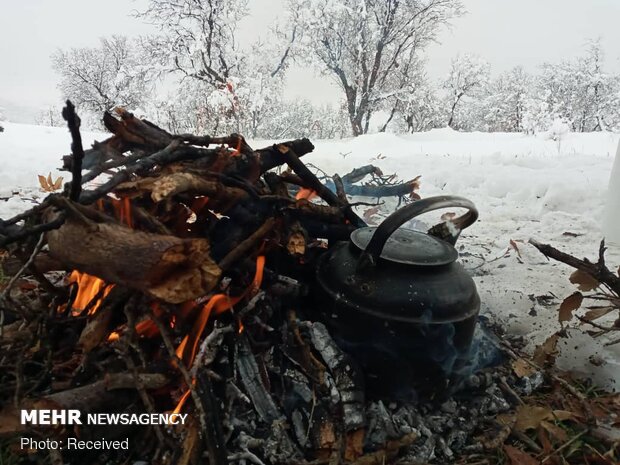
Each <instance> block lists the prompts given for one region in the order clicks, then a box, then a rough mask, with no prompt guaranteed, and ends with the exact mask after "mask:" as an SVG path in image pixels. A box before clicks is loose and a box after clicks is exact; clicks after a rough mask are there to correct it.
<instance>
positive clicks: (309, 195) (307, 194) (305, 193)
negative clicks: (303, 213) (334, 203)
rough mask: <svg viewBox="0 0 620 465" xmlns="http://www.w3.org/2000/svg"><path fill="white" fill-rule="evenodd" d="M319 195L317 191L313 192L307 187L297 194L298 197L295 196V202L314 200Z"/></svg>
mask: <svg viewBox="0 0 620 465" xmlns="http://www.w3.org/2000/svg"><path fill="white" fill-rule="evenodd" d="M317 195H318V194H317V193H316V191H313V190H312V189H307V188H305V187H302V188H301V189H299V191H298V192H297V195H296V196H295V200H312V199H313V198H315V197H316V196H317Z"/></svg>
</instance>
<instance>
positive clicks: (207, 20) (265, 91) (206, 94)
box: [137, 0, 297, 136]
mask: <svg viewBox="0 0 620 465" xmlns="http://www.w3.org/2000/svg"><path fill="white" fill-rule="evenodd" d="M137 16H138V17H139V18H142V19H143V20H146V21H148V22H151V23H153V24H155V25H157V26H158V27H159V29H160V33H159V34H157V35H153V36H150V37H145V38H143V39H142V44H143V46H144V48H145V50H147V51H148V57H149V60H148V61H149V62H150V63H151V64H152V69H153V71H154V72H155V73H157V74H159V75H167V76H171V77H172V78H174V77H178V78H180V82H178V86H179V90H181V89H183V91H184V92H187V91H189V92H192V96H191V97H192V98H193V100H194V102H193V103H192V102H187V101H185V102H183V101H182V100H186V99H185V96H179V99H178V100H179V101H178V102H176V103H179V104H181V105H182V106H184V107H186V108H189V109H190V110H191V111H192V112H194V113H195V114H194V115H190V117H189V118H188V121H187V123H188V124H190V125H197V127H196V128H195V129H196V130H206V131H209V132H211V131H215V130H216V129H217V130H219V131H226V130H229V131H236V132H244V133H246V134H247V135H248V136H256V135H257V134H258V133H259V132H260V131H261V126H262V125H263V124H264V119H265V118H266V117H267V116H268V115H269V113H270V112H271V110H272V108H273V105H275V104H276V103H279V101H280V100H281V98H280V95H281V89H282V88H283V78H284V73H285V71H286V69H287V66H288V63H289V61H290V57H291V50H292V45H293V43H294V42H295V38H296V35H297V28H296V27H292V28H291V29H290V30H289V31H287V32H288V34H285V33H283V32H281V31H279V30H277V29H276V30H274V31H271V32H272V36H273V37H276V38H277V39H278V40H277V41H276V42H277V43H275V42H274V41H270V42H268V43H257V44H254V46H253V47H251V49H250V50H242V49H241V48H240V46H239V44H238V42H237V38H236V31H237V30H238V28H239V22H240V21H241V20H242V19H243V18H245V17H246V16H247V0H177V1H169V0H150V1H149V6H148V8H147V9H146V10H145V11H144V12H142V13H138V15H137ZM192 107H193V109H192Z"/></svg>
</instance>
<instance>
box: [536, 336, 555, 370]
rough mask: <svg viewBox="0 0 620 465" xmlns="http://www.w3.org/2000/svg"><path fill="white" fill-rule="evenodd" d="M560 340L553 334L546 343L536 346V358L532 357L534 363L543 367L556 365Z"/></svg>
mask: <svg viewBox="0 0 620 465" xmlns="http://www.w3.org/2000/svg"><path fill="white" fill-rule="evenodd" d="M559 339H560V336H558V335H557V334H552V335H551V336H549V337H548V338H547V340H546V341H545V342H543V343H542V344H541V345H539V346H536V349H534V356H533V357H532V359H533V360H534V362H536V364H538V365H540V366H541V367H544V366H545V365H552V364H553V363H555V357H556V356H557V354H558V350H557V346H558V340H559Z"/></svg>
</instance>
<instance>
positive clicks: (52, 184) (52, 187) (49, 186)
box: [38, 171, 63, 192]
mask: <svg viewBox="0 0 620 465" xmlns="http://www.w3.org/2000/svg"><path fill="white" fill-rule="evenodd" d="M38 178H39V184H40V185H41V189H42V190H44V191H45V192H54V191H57V190H58V189H60V188H61V187H62V180H63V177H62V176H59V177H58V179H56V181H52V173H51V171H50V173H49V174H48V175H47V177H45V176H43V175H41V174H39V175H38Z"/></svg>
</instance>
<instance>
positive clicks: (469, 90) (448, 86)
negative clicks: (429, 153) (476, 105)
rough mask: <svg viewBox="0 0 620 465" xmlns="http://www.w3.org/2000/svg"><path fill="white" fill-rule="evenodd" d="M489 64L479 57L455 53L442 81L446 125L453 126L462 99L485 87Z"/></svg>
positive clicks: (476, 93) (475, 93)
mask: <svg viewBox="0 0 620 465" xmlns="http://www.w3.org/2000/svg"><path fill="white" fill-rule="evenodd" d="M489 75H490V66H489V63H487V62H486V61H485V60H483V59H482V58H480V57H477V56H474V55H469V54H464V55H457V56H456V57H455V58H454V59H453V60H452V63H451V65H450V71H449V73H448V77H447V78H446V80H445V81H444V82H443V87H444V89H445V90H446V91H447V97H446V98H447V101H446V105H447V115H448V117H447V118H448V126H449V127H454V126H455V124H456V121H455V117H456V115H457V111H458V110H459V109H460V108H459V107H460V106H462V105H463V101H464V99H466V98H468V97H475V96H476V95H478V92H479V91H481V90H483V89H485V87H486V86H487V85H488V82H489Z"/></svg>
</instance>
